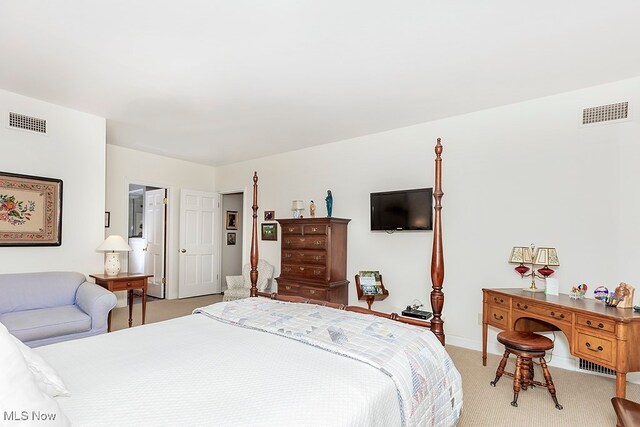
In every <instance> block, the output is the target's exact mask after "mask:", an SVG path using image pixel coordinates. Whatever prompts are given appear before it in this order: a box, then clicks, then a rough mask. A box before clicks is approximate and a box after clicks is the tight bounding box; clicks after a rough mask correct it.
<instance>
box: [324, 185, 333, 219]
mask: <svg viewBox="0 0 640 427" xmlns="http://www.w3.org/2000/svg"><path fill="white" fill-rule="evenodd" d="M324 200H325V201H326V202H327V218H331V211H332V210H333V195H332V194H331V190H327V197H326V198H325V199H324Z"/></svg>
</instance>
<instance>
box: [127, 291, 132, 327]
mask: <svg viewBox="0 0 640 427" xmlns="http://www.w3.org/2000/svg"><path fill="white" fill-rule="evenodd" d="M127 299H128V300H129V301H128V302H129V327H131V325H132V324H133V290H132V289H129V290H128V291H127Z"/></svg>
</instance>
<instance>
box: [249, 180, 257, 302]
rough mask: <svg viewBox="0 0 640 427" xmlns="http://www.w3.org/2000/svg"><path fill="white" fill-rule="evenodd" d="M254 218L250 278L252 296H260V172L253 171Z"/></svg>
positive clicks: (252, 223) (252, 222)
mask: <svg viewBox="0 0 640 427" xmlns="http://www.w3.org/2000/svg"><path fill="white" fill-rule="evenodd" d="M251 209H252V210H253V220H252V221H251V255H250V263H251V272H250V273H249V279H250V280H251V292H250V294H249V295H250V296H252V297H256V296H258V287H257V285H256V284H257V283H258V172H253V205H252V206H251Z"/></svg>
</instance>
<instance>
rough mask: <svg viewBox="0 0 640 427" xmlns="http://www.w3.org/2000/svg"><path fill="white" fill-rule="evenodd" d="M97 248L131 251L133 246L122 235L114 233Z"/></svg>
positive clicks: (100, 249) (109, 250) (106, 250)
mask: <svg viewBox="0 0 640 427" xmlns="http://www.w3.org/2000/svg"><path fill="white" fill-rule="evenodd" d="M96 250H97V251H100V252H129V251H130V250H131V246H129V245H128V244H127V242H125V241H124V239H123V238H122V236H118V235H113V236H109V237H107V238H106V239H105V240H104V242H102V244H101V245H100V246H98V248H97V249H96Z"/></svg>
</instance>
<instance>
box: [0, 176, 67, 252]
mask: <svg viewBox="0 0 640 427" xmlns="http://www.w3.org/2000/svg"><path fill="white" fill-rule="evenodd" d="M61 244H62V180H61V179H55V178H45V177H40V176H32V175H20V174H14V173H8V172H0V246H60V245H61Z"/></svg>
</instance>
